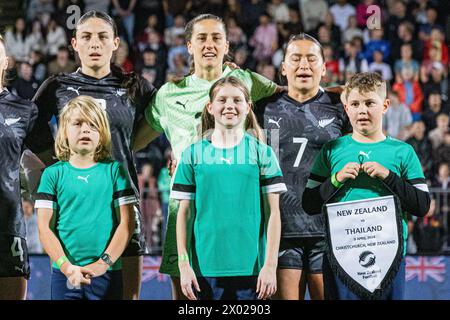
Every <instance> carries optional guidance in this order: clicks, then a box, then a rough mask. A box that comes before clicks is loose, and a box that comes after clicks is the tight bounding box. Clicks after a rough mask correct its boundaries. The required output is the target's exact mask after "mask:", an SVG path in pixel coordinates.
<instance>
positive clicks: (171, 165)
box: [168, 159, 177, 177]
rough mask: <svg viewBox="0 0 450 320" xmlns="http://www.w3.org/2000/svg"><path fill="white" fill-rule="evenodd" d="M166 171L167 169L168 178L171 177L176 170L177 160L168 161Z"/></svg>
mask: <svg viewBox="0 0 450 320" xmlns="http://www.w3.org/2000/svg"><path fill="white" fill-rule="evenodd" d="M168 169H169V176H170V177H172V176H173V174H174V173H175V170H176V169H177V160H175V159H172V160H170V162H169V166H168Z"/></svg>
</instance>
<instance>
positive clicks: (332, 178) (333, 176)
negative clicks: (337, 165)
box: [331, 172, 344, 188]
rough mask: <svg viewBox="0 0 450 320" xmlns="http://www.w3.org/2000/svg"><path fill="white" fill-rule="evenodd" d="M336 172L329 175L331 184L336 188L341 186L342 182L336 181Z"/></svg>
mask: <svg viewBox="0 0 450 320" xmlns="http://www.w3.org/2000/svg"><path fill="white" fill-rule="evenodd" d="M336 175H337V172H336V173H335V174H333V175H332V176H331V184H332V185H333V186H335V187H336V188H340V187H342V186H343V185H344V184H343V183H342V182H339V181H337V179H336Z"/></svg>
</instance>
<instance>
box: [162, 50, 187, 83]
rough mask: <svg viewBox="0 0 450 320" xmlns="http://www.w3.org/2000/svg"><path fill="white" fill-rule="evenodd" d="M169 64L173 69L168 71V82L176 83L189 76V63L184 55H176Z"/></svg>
mask: <svg viewBox="0 0 450 320" xmlns="http://www.w3.org/2000/svg"><path fill="white" fill-rule="evenodd" d="M169 63H170V64H171V65H172V67H171V68H169V69H167V81H174V79H179V78H183V77H184V76H186V75H188V74H189V66H188V61H187V60H186V59H185V57H184V56H183V55H182V54H175V55H174V56H173V57H172V60H171V61H170V62H169Z"/></svg>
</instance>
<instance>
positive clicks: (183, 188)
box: [170, 145, 196, 200]
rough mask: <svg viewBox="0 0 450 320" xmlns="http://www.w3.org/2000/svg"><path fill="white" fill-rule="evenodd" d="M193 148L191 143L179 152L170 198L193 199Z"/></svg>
mask: <svg viewBox="0 0 450 320" xmlns="http://www.w3.org/2000/svg"><path fill="white" fill-rule="evenodd" d="M193 150H194V145H191V146H190V147H188V148H187V149H185V150H184V151H183V153H182V154H181V159H180V163H179V164H178V167H177V172H176V174H175V179H174V181H173V186H172V191H171V192H170V198H172V199H177V200H194V199H195V190H196V185H195V175H194V166H193V163H194V161H193Z"/></svg>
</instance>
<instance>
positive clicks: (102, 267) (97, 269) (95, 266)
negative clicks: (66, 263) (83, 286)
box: [85, 260, 109, 277]
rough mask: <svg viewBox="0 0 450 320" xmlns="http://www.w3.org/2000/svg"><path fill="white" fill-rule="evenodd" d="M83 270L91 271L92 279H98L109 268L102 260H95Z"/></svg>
mask: <svg viewBox="0 0 450 320" xmlns="http://www.w3.org/2000/svg"><path fill="white" fill-rule="evenodd" d="M85 268H87V269H89V270H91V271H92V273H93V274H92V277H100V276H102V275H104V274H105V273H106V271H108V269H109V266H108V265H107V264H106V263H105V262H104V261H103V260H97V261H95V262H94V263H91V264H88V265H87V266H85Z"/></svg>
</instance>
